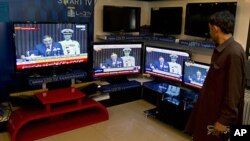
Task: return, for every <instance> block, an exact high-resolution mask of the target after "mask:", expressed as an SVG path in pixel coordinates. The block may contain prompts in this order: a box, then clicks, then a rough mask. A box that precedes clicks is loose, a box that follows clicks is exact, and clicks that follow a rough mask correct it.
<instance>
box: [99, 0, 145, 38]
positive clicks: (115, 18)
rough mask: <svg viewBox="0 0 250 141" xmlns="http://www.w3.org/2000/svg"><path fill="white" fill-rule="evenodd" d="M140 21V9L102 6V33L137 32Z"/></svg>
mask: <svg viewBox="0 0 250 141" xmlns="http://www.w3.org/2000/svg"><path fill="white" fill-rule="evenodd" d="M140 21H141V8H140V7H125V6H111V5H104V6H103V31H104V32H113V33H119V32H122V33H123V32H125V33H126V32H139V31H140V23H141V22H140Z"/></svg>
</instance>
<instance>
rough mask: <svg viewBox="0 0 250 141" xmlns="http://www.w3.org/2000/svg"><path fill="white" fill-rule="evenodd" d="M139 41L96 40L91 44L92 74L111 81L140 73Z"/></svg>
mask: <svg viewBox="0 0 250 141" xmlns="http://www.w3.org/2000/svg"><path fill="white" fill-rule="evenodd" d="M142 48H143V43H141V42H99V43H98V42H96V43H94V44H93V69H94V72H93V73H94V74H93V76H94V77H95V78H97V79H105V80H107V81H109V82H111V83H120V82H123V81H126V80H127V79H126V77H127V76H130V75H136V74H140V73H141V60H142Z"/></svg>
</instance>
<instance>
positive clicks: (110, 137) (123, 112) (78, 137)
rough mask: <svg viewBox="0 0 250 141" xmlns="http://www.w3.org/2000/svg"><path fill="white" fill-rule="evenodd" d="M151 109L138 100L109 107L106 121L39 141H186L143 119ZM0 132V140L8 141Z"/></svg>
mask: <svg viewBox="0 0 250 141" xmlns="http://www.w3.org/2000/svg"><path fill="white" fill-rule="evenodd" d="M153 107H154V106H153V105H151V104H149V103H148V102H146V101H144V100H138V101H134V102H129V103H125V104H121V105H116V106H113V107H109V108H108V111H109V116H110V118H109V120H107V121H104V122H101V123H97V124H93V125H90V126H86V127H82V128H78V129H75V130H71V131H68V132H64V133H61V134H57V135H53V136H49V137H46V138H43V139H40V140H39V141H190V137H189V136H187V135H185V134H183V133H182V132H180V131H178V130H176V129H174V128H172V127H170V126H168V125H166V124H164V123H162V122H160V121H158V120H155V119H151V118H147V117H146V116H145V115H144V113H143V111H145V110H148V109H151V108H153ZM9 140H10V139H9V137H8V134H7V133H0V141H9Z"/></svg>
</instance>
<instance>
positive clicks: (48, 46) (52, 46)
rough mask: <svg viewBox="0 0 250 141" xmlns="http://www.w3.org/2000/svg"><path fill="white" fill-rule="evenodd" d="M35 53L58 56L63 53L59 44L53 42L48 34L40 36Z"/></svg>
mask: <svg viewBox="0 0 250 141" xmlns="http://www.w3.org/2000/svg"><path fill="white" fill-rule="evenodd" d="M34 52H35V54H34V55H38V56H58V55H63V50H62V46H61V44H59V43H57V42H53V39H52V37H51V36H49V35H45V36H43V38H42V43H40V44H38V45H36V46H35V49H34Z"/></svg>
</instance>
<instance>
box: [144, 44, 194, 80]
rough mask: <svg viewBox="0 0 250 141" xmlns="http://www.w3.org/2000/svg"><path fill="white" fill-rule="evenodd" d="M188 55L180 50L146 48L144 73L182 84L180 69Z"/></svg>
mask: <svg viewBox="0 0 250 141" xmlns="http://www.w3.org/2000/svg"><path fill="white" fill-rule="evenodd" d="M189 57H190V55H189V53H187V52H185V51H181V50H171V49H167V48H159V47H151V46H146V54H145V73H146V74H150V75H152V76H154V77H159V78H166V79H169V80H174V81H177V82H182V68H183V64H184V61H186V60H188V59H189Z"/></svg>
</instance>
